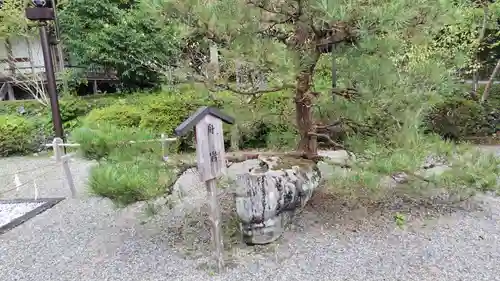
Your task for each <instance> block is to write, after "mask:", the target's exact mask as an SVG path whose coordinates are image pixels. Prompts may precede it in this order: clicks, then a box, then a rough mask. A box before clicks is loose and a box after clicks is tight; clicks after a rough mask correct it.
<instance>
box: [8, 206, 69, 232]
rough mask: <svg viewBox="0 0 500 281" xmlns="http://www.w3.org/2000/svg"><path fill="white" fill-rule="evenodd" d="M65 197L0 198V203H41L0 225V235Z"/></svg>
mask: <svg viewBox="0 0 500 281" xmlns="http://www.w3.org/2000/svg"><path fill="white" fill-rule="evenodd" d="M64 199H65V198H40V199H36V200H35V199H22V198H20V199H10V200H0V204H20V203H43V204H42V205H40V206H38V207H36V208H35V209H33V210H31V211H29V212H27V213H26V214H24V215H22V216H20V217H18V218H15V219H13V220H12V221H11V222H9V223H7V224H5V225H3V226H0V235H2V234H4V233H6V232H8V231H9V230H11V229H13V228H15V227H17V226H19V225H21V224H23V223H24V222H26V221H28V220H29V219H31V218H34V217H35V216H37V215H39V214H41V213H43V212H45V211H46V210H48V209H50V208H52V207H54V206H55V205H56V204H57V203H59V202H61V201H62V200H64Z"/></svg>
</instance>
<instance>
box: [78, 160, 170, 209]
mask: <svg viewBox="0 0 500 281" xmlns="http://www.w3.org/2000/svg"><path fill="white" fill-rule="evenodd" d="M164 169H165V168H163V167H162V166H161V163H159V162H155V161H149V160H147V159H144V158H140V159H136V160H134V161H125V162H123V161H105V162H102V163H99V164H98V165H96V166H94V167H92V169H91V171H90V176H89V180H88V185H89V187H90V190H91V192H92V193H94V194H96V195H99V196H102V197H106V198H109V199H111V200H112V201H113V202H114V203H115V204H116V205H118V206H126V205H129V204H131V203H134V202H138V201H144V200H148V199H152V198H155V197H157V196H159V195H161V194H164V193H165V192H166V184H165V182H162V181H161V179H162V178H164V175H165V171H164Z"/></svg>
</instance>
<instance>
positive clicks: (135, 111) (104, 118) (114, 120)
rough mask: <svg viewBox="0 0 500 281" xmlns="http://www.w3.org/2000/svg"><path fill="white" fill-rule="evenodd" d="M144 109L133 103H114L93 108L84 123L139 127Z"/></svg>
mask: <svg viewBox="0 0 500 281" xmlns="http://www.w3.org/2000/svg"><path fill="white" fill-rule="evenodd" d="M143 114H144V113H143V111H142V110H140V109H139V108H138V107H135V106H133V105H125V104H114V105H110V106H108V107H104V108H98V109H94V110H92V111H91V112H90V113H89V114H88V115H87V116H86V117H85V119H84V120H83V123H84V125H92V126H95V125H113V126H117V127H138V126H139V124H140V123H141V118H142V116H143Z"/></svg>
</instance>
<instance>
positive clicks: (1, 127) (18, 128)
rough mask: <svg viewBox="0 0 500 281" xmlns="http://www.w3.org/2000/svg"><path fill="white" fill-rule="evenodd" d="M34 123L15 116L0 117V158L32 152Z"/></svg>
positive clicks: (34, 133)
mask: <svg viewBox="0 0 500 281" xmlns="http://www.w3.org/2000/svg"><path fill="white" fill-rule="evenodd" d="M35 137H36V126H35V123H33V122H32V121H30V120H29V119H26V118H24V117H20V116H15V115H3V116H0V156H10V155H16V154H24V153H28V152H31V151H33V150H34V148H35V143H36V141H35Z"/></svg>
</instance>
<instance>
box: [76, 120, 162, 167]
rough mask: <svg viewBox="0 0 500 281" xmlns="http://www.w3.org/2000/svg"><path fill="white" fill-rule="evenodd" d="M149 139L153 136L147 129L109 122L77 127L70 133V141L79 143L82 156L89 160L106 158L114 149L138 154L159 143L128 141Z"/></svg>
mask: <svg viewBox="0 0 500 281" xmlns="http://www.w3.org/2000/svg"><path fill="white" fill-rule="evenodd" d="M150 139H153V136H152V134H150V133H149V132H147V131H143V130H139V129H136V128H127V127H116V126H113V125H109V124H107V125H106V124H104V125H100V126H99V127H92V126H90V127H82V128H78V129H76V130H75V131H73V133H72V134H71V142H74V143H79V144H80V148H79V149H80V152H81V153H82V156H83V157H84V158H86V159H91V160H101V159H103V158H107V157H108V156H110V155H111V154H112V153H113V151H115V150H120V151H123V152H127V153H135V154H136V155H140V154H141V153H142V152H144V151H148V150H150V146H151V145H156V146H158V145H160V144H159V142H158V143H155V142H152V143H151V144H148V143H137V144H131V143H130V141H136V142H137V141H141V140H150Z"/></svg>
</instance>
